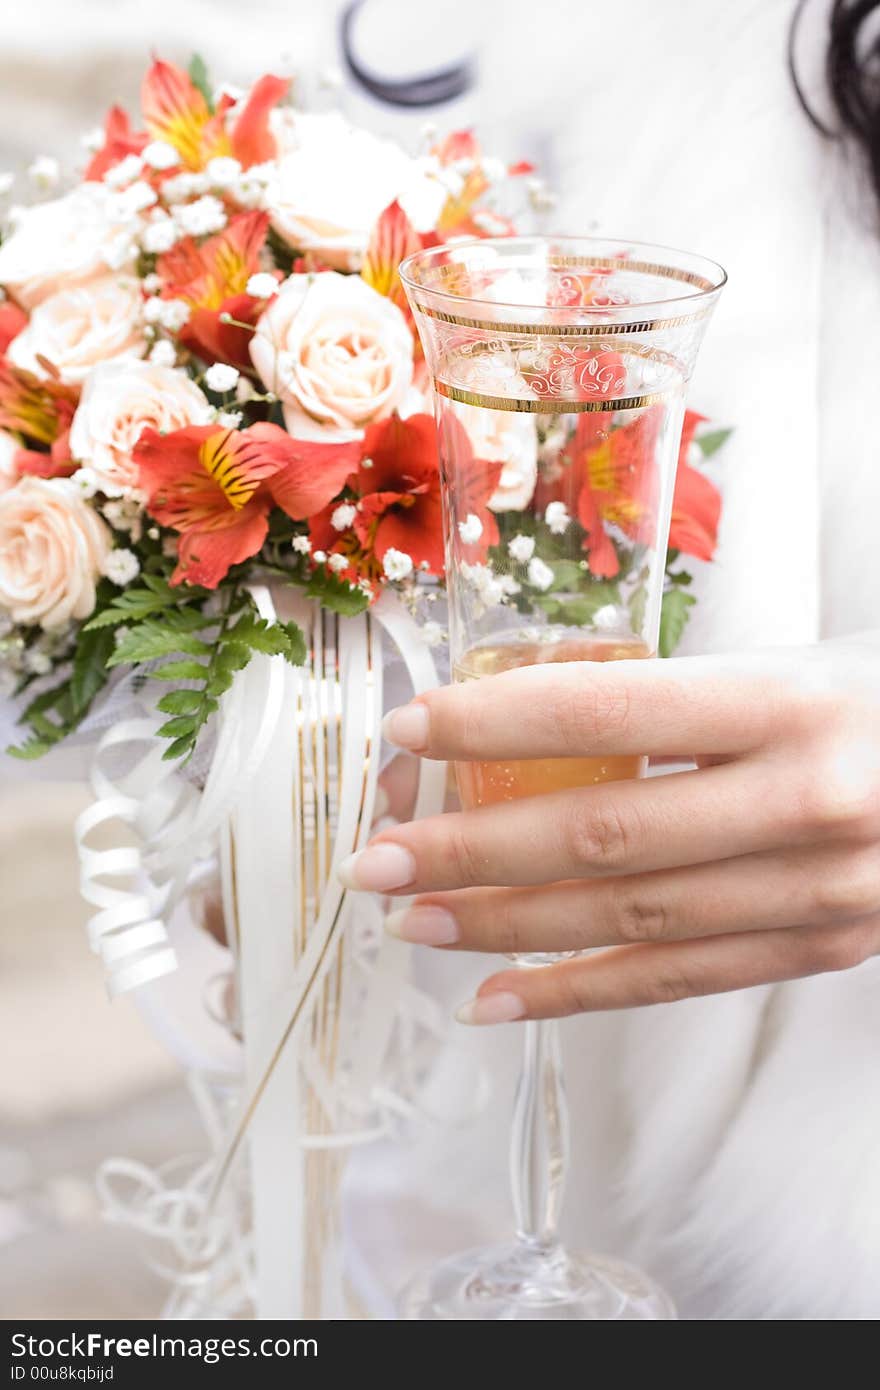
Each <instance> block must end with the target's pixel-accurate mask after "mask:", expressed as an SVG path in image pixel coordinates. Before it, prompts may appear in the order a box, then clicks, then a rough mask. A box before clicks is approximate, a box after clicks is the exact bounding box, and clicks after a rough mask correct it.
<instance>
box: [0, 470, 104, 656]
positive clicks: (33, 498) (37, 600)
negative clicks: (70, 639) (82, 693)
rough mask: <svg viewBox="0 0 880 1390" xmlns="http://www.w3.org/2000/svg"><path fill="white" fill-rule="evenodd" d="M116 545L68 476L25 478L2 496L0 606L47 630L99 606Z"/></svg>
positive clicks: (17, 619) (14, 618) (14, 616)
mask: <svg viewBox="0 0 880 1390" xmlns="http://www.w3.org/2000/svg"><path fill="white" fill-rule="evenodd" d="M112 546H113V537H112V535H111V532H110V530H109V528H108V527H107V526H105V524H104V522H103V521H102V520H101V518H100V517H99V516H98V514H97V512H95V511H94V510H93V509H92V508H91V507H90V506H89V505H88V503H86V502H84V501H83V499H82V497H81V496H80V495H79V493H78V490H77V488H76V486H75V485H74V484H72V483H71V482H69V480H68V479H66V478H22V480H21V482H19V483H18V484H17V485H16V486H15V487H14V488H11V489H10V490H9V492H5V493H4V494H3V496H2V497H0V608H5V609H6V610H7V611H8V613H9V616H10V618H11V619H12V621H13V622H14V623H21V624H23V625H25V626H30V625H32V624H35V623H39V625H40V627H42V628H45V629H46V630H47V631H48V630H49V629H51V628H56V627H63V626H64V625H65V624H66V623H68V622H69V621H70V620H71V618H78V619H83V618H87V617H88V616H89V614H90V613H91V611H92V609H93V608H94V606H95V582H96V579H97V577H98V575H99V574H100V572H101V569H102V566H103V564H104V562H105V560H106V558H107V555H108V554H109V553H110V550H111V549H112Z"/></svg>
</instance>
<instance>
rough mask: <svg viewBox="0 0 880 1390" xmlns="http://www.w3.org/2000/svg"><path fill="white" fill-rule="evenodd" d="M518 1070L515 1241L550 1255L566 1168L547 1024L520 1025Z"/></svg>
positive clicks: (563, 1115)
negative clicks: (522, 1044)
mask: <svg viewBox="0 0 880 1390" xmlns="http://www.w3.org/2000/svg"><path fill="white" fill-rule="evenodd" d="M523 1031H524V1033H525V1055H524V1058H523V1069H522V1074H521V1076H520V1080H519V1086H518V1088H517V1092H516V1102H515V1104H514V1109H513V1133H512V1136H511V1145H510V1185H511V1192H512V1195H513V1211H514V1216H515V1219H516V1234H517V1238H518V1239H519V1240H521V1241H522V1242H523V1243H524V1244H525V1245H527V1246H529V1247H530V1248H531V1249H536V1250H541V1251H548V1252H549V1251H551V1250H552V1249H553V1248H554V1247H555V1246H556V1245H557V1242H558V1238H557V1229H558V1226H559V1213H560V1209H561V1207H562V1198H563V1191H564V1188H565V1177H566V1170H567V1168H568V1106H567V1103H566V1099H565V1087H564V1084H563V1079H562V1060H561V1055H560V1049H559V1027H558V1025H557V1024H556V1022H555V1021H554V1020H553V1019H549V1020H542V1021H540V1022H537V1023H526V1024H525V1025H524V1027H523Z"/></svg>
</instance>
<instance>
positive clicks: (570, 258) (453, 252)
mask: <svg viewBox="0 0 880 1390" xmlns="http://www.w3.org/2000/svg"><path fill="white" fill-rule="evenodd" d="M557 247H558V248H559V265H558V269H560V270H565V269H568V270H571V271H572V272H577V270H578V269H583V270H590V269H594V270H601V269H607V270H613V269H615V268H617V267H619V268H620V269H621V270H627V269H628V270H631V271H636V272H638V271H642V272H643V273H645V274H651V275H654V276H656V277H663V276H666V277H667V278H668V279H669V280H670V282H672V283H674V285H676V286H679V287H681V286H692V287H693V288H691V289H689V290H688V289H682V288H679V289H678V291H677V292H676V293H670V294H669V295H665V296H662V297H658V296H657V295H656V294H652V295H651V297H650V298H647V297H646V298H644V299H638V300H635V301H630V302H628V303H626V304H601V305H599V304H587V305H584V304H562V305H553V306H549V305H536V304H534V303H527V302H525V301H524V300H519V301H517V300H516V299H514V300H495V299H485V298H481V297H480V296H479V295H465V294H458V293H455V292H454V291H453V290H450V289H448V288H447V289H444V288H443V287H442V286H441V285H436V284H432V283H430V282H426V281H425V280H424V279H422V278H420V276H419V274H418V272H419V271H420V270H429V269H431V268H432V267H438V268H439V267H441V266H445V265H446V264H448V260H449V258H450V256H451V257H453V258H455V257H456V256H461V257H462V258H466V257H467V255H468V253H473V252H483V253H485V252H486V251H487V250H489V251H492V250H499V251H503V252H507V259H511V260H512V259H513V257H514V256H515V255H516V252H517V251H519V252H525V251H526V250H535V249H537V248H544V249H551V250H552V249H553V248H557ZM576 248H578V249H579V251H578V249H576ZM600 248H605V251H604V254H602V253H601V251H600ZM591 253H592V254H591ZM624 253H626V254H624ZM633 256H637V257H638V259H632V257H633ZM460 264H461V265H462V266H463V267H464V268H466V264H467V262H466V260H465V259H462V260H461V262H460ZM399 274H400V279H401V282H402V283H403V285H404V288H405V290H406V292H407V295H408V296H409V298H410V299H411V301H412V303H413V305H414V307H416V308H421V307H423V306H424V304H425V303H427V304H428V305H430V304H432V303H434V302H435V301H436V302H437V308H438V311H439V316H440V317H442V318H443V319H445V320H447V321H448V322H452V323H462V324H463V325H464V326H473V327H491V326H493V325H492V323H491V318H492V316H493V314H494V315H497V314H498V313H499V312H500V313H502V314H508V315H510V314H514V313H515V314H518V315H520V316H521V319H522V323H521V324H520V325H517V324H514V323H512V322H503V323H497V324H495V325H494V326H496V327H498V328H499V329H506V330H507V331H511V330H515V328H516V327H517V326H520V327H522V329H523V330H524V331H534V330H539V331H540V332H542V333H546V332H547V331H550V332H552V331H553V329H554V327H555V328H556V329H557V331H558V330H559V329H562V330H563V331H565V330H568V331H570V332H576V331H577V330H578V328H587V329H589V327H590V326H591V325H596V326H603V325H605V326H609V327H612V326H614V325H619V324H621V323H633V325H634V326H636V327H638V328H640V329H643V330H648V329H650V328H651V327H652V326H654V325H653V324H651V323H648V322H646V321H645V320H646V316H650V317H651V318H653V319H655V320H656V326H658V327H659V326H661V325H663V324H665V323H668V322H669V321H670V320H672V319H676V318H678V317H683V318H689V317H690V316H691V314H695V313H698V314H702V313H703V312H705V311H707V310H708V309H709V308H710V307H711V305H712V303H714V301H715V299H716V298H717V297H718V295H719V293H720V292H721V290H722V289H723V288H724V286H725V285H726V283H727V272H726V271H725V269H724V267H723V266H721V265H719V263H718V262H717V261H713V260H711V259H710V258H709V257H707V256H703V255H700V254H698V253H695V252H690V251H682V250H679V249H678V248H676V247H672V246H666V245H662V244H661V243H659V242H646V241H637V240H633V241H630V240H627V239H626V238H623V237H607V236H574V235H559V236H557V235H553V234H549V233H540V234H538V233H536V234H533V235H525V236H498V237H470V238H468V239H467V240H461V241H450V242H445V243H443V244H442V245H440V246H432V247H428V248H426V249H424V250H421V251H416V252H414V253H413V254H412V255H411V256H407V258H406V259H405V260H404V261H402V262H401V264H400V267H399ZM439 278H440V277H439V276H438V279H439ZM441 303H442V305H444V306H450V307H449V308H448V309H445V311H440V309H439V306H440V304H441ZM465 305H468V306H470V307H471V308H472V310H473V311H474V314H475V315H476V316H475V317H471V318H467V317H464V316H462V315H461V313H460V312H459V313H456V312H455V308H456V307H457V308H458V309H459V310H461V309H462V308H463V307H464V306H465ZM548 310H552V316H553V317H552V323H551V324H548V323H547V321H546V320H547V316H548ZM484 311H485V312H484ZM538 315H543V316H544V321H543V322H541V321H540V320H539V318H538V317H537V316H538Z"/></svg>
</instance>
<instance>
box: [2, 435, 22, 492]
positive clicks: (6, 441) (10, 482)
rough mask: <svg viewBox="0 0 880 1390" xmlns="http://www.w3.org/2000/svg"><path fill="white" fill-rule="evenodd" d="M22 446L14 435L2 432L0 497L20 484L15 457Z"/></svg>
mask: <svg viewBox="0 0 880 1390" xmlns="http://www.w3.org/2000/svg"><path fill="white" fill-rule="evenodd" d="M20 447H21V445H20V444H19V442H18V440H17V439H16V438H15V436H14V435H11V434H9V433H8V432H7V431H6V430H0V496H2V494H3V493H4V492H8V491H9V489H10V488H11V487H15V484H16V483H17V482H18V473H17V472H16V468H15V455H16V454H17V453H18V451H19V449H20Z"/></svg>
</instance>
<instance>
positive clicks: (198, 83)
mask: <svg viewBox="0 0 880 1390" xmlns="http://www.w3.org/2000/svg"><path fill="white" fill-rule="evenodd" d="M187 71H188V72H189V80H190V82H191V83H192V84H193V86H194V87H198V89H199V91H200V92H201V94H202V96H203V97H204V98H205V101H206V103H207V106H208V110H209V111H210V112H211V115H213V114H214V98H213V96H212V94H211V83H210V81H209V79H208V68H207V65H206V63H205V60H204V58H203V57H202V55H201V53H194V54H193V56H192V57H191V58H190V60H189V68H188V69H187Z"/></svg>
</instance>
